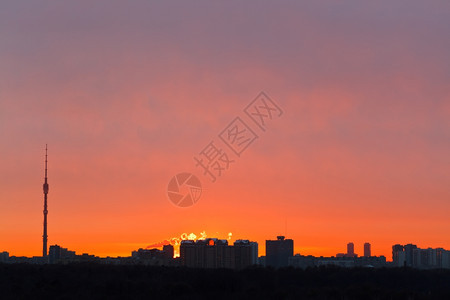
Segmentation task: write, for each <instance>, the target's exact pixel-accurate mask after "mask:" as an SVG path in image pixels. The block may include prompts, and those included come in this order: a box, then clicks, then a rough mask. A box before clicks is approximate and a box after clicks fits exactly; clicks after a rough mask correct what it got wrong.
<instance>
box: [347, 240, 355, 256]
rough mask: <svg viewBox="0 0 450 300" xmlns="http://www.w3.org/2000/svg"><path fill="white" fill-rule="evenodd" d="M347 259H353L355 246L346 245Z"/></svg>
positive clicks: (351, 244)
mask: <svg viewBox="0 0 450 300" xmlns="http://www.w3.org/2000/svg"><path fill="white" fill-rule="evenodd" d="M346 256H347V257H355V256H356V255H355V244H353V243H348V244H347V255H346Z"/></svg>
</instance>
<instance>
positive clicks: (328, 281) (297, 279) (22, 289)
mask: <svg viewBox="0 0 450 300" xmlns="http://www.w3.org/2000/svg"><path fill="white" fill-rule="evenodd" d="M44 297H45V298H47V299H93V298H94V299H153V298H163V297H164V298H169V299H171V298H177V299H198V298H210V299H211V298H212V299H225V298H234V299H236V298H238V299H239V298H241V299H243V298H247V299H248V298H255V299H256V298H259V299H411V300H412V299H450V270H415V269H409V268H393V269H369V268H355V269H346V268H338V267H320V268H310V269H307V270H301V269H294V268H285V269H279V270H275V269H271V268H260V267H252V268H248V269H245V270H241V271H233V270H228V269H216V270H211V269H188V268H183V267H150V266H139V265H101V264H92V263H91V264H69V265H31V264H0V299H39V298H44Z"/></svg>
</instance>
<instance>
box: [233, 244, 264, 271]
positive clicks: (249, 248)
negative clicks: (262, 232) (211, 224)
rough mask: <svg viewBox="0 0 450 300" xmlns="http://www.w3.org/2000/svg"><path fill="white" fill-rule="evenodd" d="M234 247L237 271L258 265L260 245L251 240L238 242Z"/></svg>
mask: <svg viewBox="0 0 450 300" xmlns="http://www.w3.org/2000/svg"><path fill="white" fill-rule="evenodd" d="M233 246H234V265H235V268H236V269H243V268H245V267H248V266H252V265H256V264H257V263H258V243H255V242H250V241H249V240H237V241H235V242H234V245H233Z"/></svg>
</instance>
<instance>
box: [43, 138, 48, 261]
mask: <svg viewBox="0 0 450 300" xmlns="http://www.w3.org/2000/svg"><path fill="white" fill-rule="evenodd" d="M47 194H48V183H47V144H45V178H44V235H43V236H42V238H43V249H42V256H43V257H47V214H48V210H47Z"/></svg>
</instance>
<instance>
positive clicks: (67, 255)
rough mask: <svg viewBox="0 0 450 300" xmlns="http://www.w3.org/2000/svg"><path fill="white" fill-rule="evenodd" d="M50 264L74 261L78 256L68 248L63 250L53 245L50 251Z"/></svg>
mask: <svg viewBox="0 0 450 300" xmlns="http://www.w3.org/2000/svg"><path fill="white" fill-rule="evenodd" d="M48 252H49V253H48V256H49V263H51V264H54V263H58V262H63V261H65V260H66V261H67V260H71V259H72V260H73V259H74V258H75V257H76V255H75V251H70V250H68V249H67V248H63V247H61V246H59V245H52V246H50V249H49V251H48Z"/></svg>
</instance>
